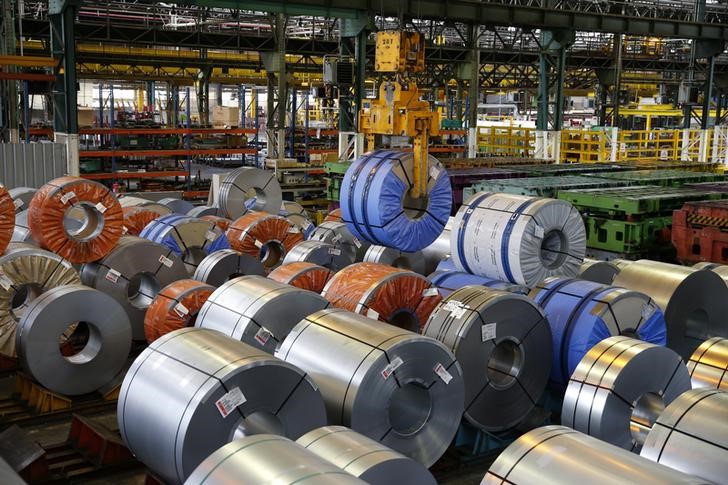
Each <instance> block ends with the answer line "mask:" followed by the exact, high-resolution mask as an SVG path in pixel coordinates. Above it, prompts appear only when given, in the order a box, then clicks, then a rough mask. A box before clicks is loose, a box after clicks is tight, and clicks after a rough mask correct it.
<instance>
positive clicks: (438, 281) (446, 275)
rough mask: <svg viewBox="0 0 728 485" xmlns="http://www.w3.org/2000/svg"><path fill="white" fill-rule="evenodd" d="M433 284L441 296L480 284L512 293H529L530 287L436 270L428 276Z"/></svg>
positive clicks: (457, 272)
mask: <svg viewBox="0 0 728 485" xmlns="http://www.w3.org/2000/svg"><path fill="white" fill-rule="evenodd" d="M427 279H428V280H430V283H432V286H436V287H437V291H438V292H439V293H440V296H442V297H443V298H446V297H447V296H449V295H450V294H451V293H452V292H453V291H455V290H459V289H460V288H462V287H464V286H469V285H480V286H485V287H488V288H493V289H496V290H504V291H510V292H511V293H519V294H522V295H527V294H528V291H529V290H528V288H526V287H525V286H522V285H514V284H513V283H506V282H505V281H498V280H494V279H492V278H486V277H485V276H478V275H473V274H470V273H463V272H461V271H435V272H434V273H432V274H431V275H429V276H428V277H427Z"/></svg>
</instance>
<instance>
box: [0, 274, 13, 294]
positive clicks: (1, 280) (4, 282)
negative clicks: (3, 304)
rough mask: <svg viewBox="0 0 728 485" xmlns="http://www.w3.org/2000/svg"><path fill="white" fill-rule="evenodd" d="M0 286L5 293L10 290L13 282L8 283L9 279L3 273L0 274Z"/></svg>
mask: <svg viewBox="0 0 728 485" xmlns="http://www.w3.org/2000/svg"><path fill="white" fill-rule="evenodd" d="M0 286H2V288H3V290H5V291H8V290H10V288H12V286H13V282H12V281H10V278H8V277H7V275H6V274H5V273H0Z"/></svg>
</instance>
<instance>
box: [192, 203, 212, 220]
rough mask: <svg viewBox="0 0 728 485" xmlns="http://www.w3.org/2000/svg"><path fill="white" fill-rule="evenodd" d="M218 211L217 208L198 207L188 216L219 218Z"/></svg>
mask: <svg viewBox="0 0 728 485" xmlns="http://www.w3.org/2000/svg"><path fill="white" fill-rule="evenodd" d="M217 210H218V209H217V207H212V206H209V205H198V206H196V207H193V208H192V209H190V210H189V211H187V215H188V216H191V217H202V216H217Z"/></svg>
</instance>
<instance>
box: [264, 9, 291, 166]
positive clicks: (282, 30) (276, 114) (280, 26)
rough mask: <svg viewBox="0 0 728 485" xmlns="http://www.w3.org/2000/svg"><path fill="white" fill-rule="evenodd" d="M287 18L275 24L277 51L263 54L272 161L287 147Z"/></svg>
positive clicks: (275, 20)
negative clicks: (266, 75)
mask: <svg viewBox="0 0 728 485" xmlns="http://www.w3.org/2000/svg"><path fill="white" fill-rule="evenodd" d="M287 21H288V18H287V17H286V16H285V15H284V14H281V13H279V14H276V15H275V17H273V20H272V27H273V33H274V42H275V51H273V52H261V59H262V60H263V66H264V67H265V70H266V71H267V73H268V103H267V106H268V109H267V112H266V117H267V121H266V123H267V126H266V143H267V148H268V157H269V158H279V159H280V158H283V157H284V156H285V147H286V99H287V93H286V88H287V83H286V23H287Z"/></svg>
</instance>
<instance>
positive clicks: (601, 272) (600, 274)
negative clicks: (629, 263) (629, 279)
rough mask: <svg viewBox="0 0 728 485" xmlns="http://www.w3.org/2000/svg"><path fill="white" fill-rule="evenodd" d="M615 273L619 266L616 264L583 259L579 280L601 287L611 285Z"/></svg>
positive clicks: (617, 271)
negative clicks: (601, 285)
mask: <svg viewBox="0 0 728 485" xmlns="http://www.w3.org/2000/svg"><path fill="white" fill-rule="evenodd" d="M617 273H619V266H617V265H616V264H614V263H612V262H610V261H599V260H597V259H591V258H585V259H584V262H583V263H581V267H580V268H579V278H581V279H583V280H588V281H593V282H595V283H601V284H603V285H611V284H612V282H613V281H614V278H615V277H616V276H617Z"/></svg>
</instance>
